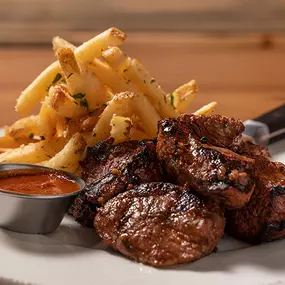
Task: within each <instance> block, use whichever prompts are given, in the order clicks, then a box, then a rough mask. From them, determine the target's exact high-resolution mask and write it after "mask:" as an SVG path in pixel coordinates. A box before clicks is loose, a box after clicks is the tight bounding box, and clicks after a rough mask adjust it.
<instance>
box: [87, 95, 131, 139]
mask: <svg viewBox="0 0 285 285" xmlns="http://www.w3.org/2000/svg"><path fill="white" fill-rule="evenodd" d="M134 98H135V95H133V94H131V93H128V92H125V93H120V94H116V95H115V96H114V98H113V99H112V100H111V101H110V102H109V103H108V105H107V107H106V108H105V109H104V111H103V112H102V114H101V115H100V118H99V120H98V122H97V124H96V126H95V128H94V129H93V139H92V140H90V141H89V142H90V143H91V145H94V144H95V143H97V142H98V141H101V140H104V139H106V138H107V137H109V136H110V132H111V126H110V121H111V120H112V117H113V115H114V114H116V115H118V116H122V117H129V115H131V113H132V100H133V99H134ZM89 142H88V145H89Z"/></svg>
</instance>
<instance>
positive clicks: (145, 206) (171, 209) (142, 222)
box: [94, 183, 225, 267]
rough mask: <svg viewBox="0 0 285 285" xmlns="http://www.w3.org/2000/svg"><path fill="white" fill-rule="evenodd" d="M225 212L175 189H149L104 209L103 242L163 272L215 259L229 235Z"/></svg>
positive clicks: (98, 221)
mask: <svg viewBox="0 0 285 285" xmlns="http://www.w3.org/2000/svg"><path fill="white" fill-rule="evenodd" d="M224 224H225V219H224V214H223V210H222V209H221V208H220V207H219V206H218V205H217V203H215V202H214V201H210V200H204V201H203V200H201V199H200V198H198V197H197V196H195V195H194V194H193V193H190V191H188V190H185V189H183V188H182V187H180V186H177V185H173V184H170V183H147V184H141V185H139V186H136V187H135V188H134V189H132V190H130V191H127V192H125V193H122V194H119V195H117V196H116V197H115V198H113V199H111V200H110V201H109V202H107V203H106V204H105V206H104V207H103V208H100V209H98V214H97V215H96V217H95V221H94V226H95V229H96V231H97V233H98V234H99V236H100V237H101V238H102V239H103V241H104V242H105V243H106V244H108V245H110V246H112V247H113V248H114V249H116V250H118V251H120V252H121V253H122V254H124V255H126V256H128V257H129V258H132V259H134V260H136V261H138V262H142V263H145V264H148V265H152V266H156V267H161V266H168V265H174V264H180V263H190V262H192V261H194V260H197V259H199V258H201V257H203V256H205V255H208V254H210V253H211V252H212V251H213V250H214V249H215V248H216V246H217V244H218V242H219V240H220V238H221V237H222V236H223V232H224Z"/></svg>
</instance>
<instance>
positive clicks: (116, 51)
mask: <svg viewBox="0 0 285 285" xmlns="http://www.w3.org/2000/svg"><path fill="white" fill-rule="evenodd" d="M102 57H103V58H104V59H105V61H106V62H108V63H109V64H110V66H111V67H113V68H118V69H121V70H123V71H124V70H126V69H127V68H128V66H129V65H130V59H129V58H128V57H127V55H126V54H125V53H124V52H123V51H122V50H121V49H120V48H118V47H111V48H109V49H107V50H106V51H104V52H102Z"/></svg>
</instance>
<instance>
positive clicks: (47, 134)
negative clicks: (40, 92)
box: [38, 97, 57, 139]
mask: <svg viewBox="0 0 285 285" xmlns="http://www.w3.org/2000/svg"><path fill="white" fill-rule="evenodd" d="M46 98H48V97H46ZM56 120H57V114H56V112H55V110H54V109H53V108H51V107H50V106H49V105H48V104H47V102H43V104H42V106H41V109H40V114H39V119H38V130H39V135H40V136H41V137H43V138H45V139H50V138H52V137H53V136H54V135H55V133H56Z"/></svg>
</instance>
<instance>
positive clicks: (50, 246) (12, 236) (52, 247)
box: [0, 230, 88, 255]
mask: <svg viewBox="0 0 285 285" xmlns="http://www.w3.org/2000/svg"><path fill="white" fill-rule="evenodd" d="M0 239H1V240H3V242H4V243H5V244H6V245H5V246H11V247H13V248H15V249H17V250H19V251H22V252H30V253H33V254H37V255H70V254H74V253H76V254H77V253H86V252H88V251H87V250H84V249H83V248H82V247H71V246H69V245H66V244H62V243H60V242H56V241H53V240H51V239H49V238H47V237H45V236H42V235H29V234H20V233H15V232H11V231H8V230H2V231H1V232H0Z"/></svg>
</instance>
